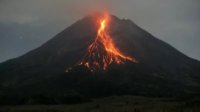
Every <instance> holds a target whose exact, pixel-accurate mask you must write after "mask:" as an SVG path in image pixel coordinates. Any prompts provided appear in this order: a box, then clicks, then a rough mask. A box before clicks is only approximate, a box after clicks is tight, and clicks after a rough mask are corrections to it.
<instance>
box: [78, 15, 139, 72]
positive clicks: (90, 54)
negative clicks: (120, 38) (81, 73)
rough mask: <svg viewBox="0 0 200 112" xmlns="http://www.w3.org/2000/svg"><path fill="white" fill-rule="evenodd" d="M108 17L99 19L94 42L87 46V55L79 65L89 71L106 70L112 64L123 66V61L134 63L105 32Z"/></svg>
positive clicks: (133, 59)
mask: <svg viewBox="0 0 200 112" xmlns="http://www.w3.org/2000/svg"><path fill="white" fill-rule="evenodd" d="M108 21H109V16H108V15H106V16H104V18H102V19H100V24H99V25H100V26H99V28H98V32H97V36H96V38H95V40H94V41H93V42H92V43H91V44H90V45H89V47H88V49H87V53H86V54H85V56H84V57H83V59H82V61H81V62H80V63H79V65H84V66H86V67H87V68H88V69H89V70H90V71H92V72H93V71H96V70H107V69H108V67H109V65H111V64H112V63H117V64H124V63H125V61H131V62H136V60H135V58H133V57H130V56H125V55H124V54H123V53H121V52H120V50H119V49H118V48H117V47H116V46H115V44H114V42H113V40H112V38H111V36H110V35H109V34H108V33H107V32H106V28H107V26H108Z"/></svg>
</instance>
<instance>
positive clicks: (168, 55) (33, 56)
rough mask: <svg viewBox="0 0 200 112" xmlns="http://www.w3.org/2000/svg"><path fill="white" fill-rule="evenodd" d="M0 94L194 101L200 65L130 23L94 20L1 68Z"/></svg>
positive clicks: (78, 24)
mask: <svg viewBox="0 0 200 112" xmlns="http://www.w3.org/2000/svg"><path fill="white" fill-rule="evenodd" d="M67 68H70V69H68V70H67V72H65V71H66V69H67ZM92 71H95V72H92ZM0 88H1V89H0V95H1V96H13V95H20V96H31V95H34V94H43V95H50V96H62V95H68V94H70V93H71V94H79V95H81V96H86V97H99V96H109V95H124V94H129V95H146V96H147V95H148V96H182V95H194V94H199V93H200V89H199V88H200V62H199V61H197V60H194V59H192V58H190V57H188V56H186V55H184V54H183V53H181V52H179V51H178V50H176V49H175V48H173V47H172V46H170V45H169V44H167V43H165V42H163V41H161V40H159V39H157V38H155V37H154V36H152V35H151V34H149V33H148V32H146V31H144V30H143V29H141V28H140V27H138V26H137V25H136V24H135V23H133V22H132V21H131V20H125V19H119V18H117V17H116V16H113V15H110V16H109V19H107V16H102V15H99V14H95V15H90V16H87V17H85V18H83V19H81V20H79V21H77V22H76V23H74V24H72V25H71V26H70V27H68V28H66V29H65V30H63V31H62V32H61V33H59V34H58V35H56V36H55V37H53V38H52V39H51V40H49V41H47V42H46V43H45V44H43V45H42V46H40V47H38V48H37V49H34V50H32V51H30V52H28V53H26V54H25V55H22V56H20V57H18V58H15V59H11V60H8V61H6V62H3V63H1V64H0Z"/></svg>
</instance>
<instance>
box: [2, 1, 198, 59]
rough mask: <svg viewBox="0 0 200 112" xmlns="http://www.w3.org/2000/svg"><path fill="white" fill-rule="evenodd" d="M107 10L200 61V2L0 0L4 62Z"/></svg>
mask: <svg viewBox="0 0 200 112" xmlns="http://www.w3.org/2000/svg"><path fill="white" fill-rule="evenodd" d="M105 9H106V10H109V12H110V13H111V14H113V15H116V16H118V17H119V18H129V19H131V20H132V21H133V22H135V23H136V24H137V25H139V26H140V27H142V28H143V29H145V30H147V31H148V32H150V33H151V34H153V35H154V36H156V37H157V38H159V39H161V40H164V41H166V42H168V43H169V44H171V45H172V46H174V47H175V48H177V49H178V50H180V51H181V52H183V53H184V54H186V55H188V56H190V57H192V58H195V59H198V60H200V36H199V35H200V13H199V11H200V0H0V62H3V61H5V60H7V59H10V58H14V57H17V56H20V55H22V54H24V53H26V52H28V51H30V50H32V49H34V48H36V47H39V46H40V45H41V44H43V43H44V42H46V41H47V40H49V39H50V38H52V37H53V36H54V35H56V34H57V33H59V32H60V31H62V30H63V29H64V28H66V27H68V26H69V25H71V24H72V23H74V22H76V21H77V20H79V19H81V18H83V17H84V16H86V15H87V14H89V13H93V12H95V11H101V10H105Z"/></svg>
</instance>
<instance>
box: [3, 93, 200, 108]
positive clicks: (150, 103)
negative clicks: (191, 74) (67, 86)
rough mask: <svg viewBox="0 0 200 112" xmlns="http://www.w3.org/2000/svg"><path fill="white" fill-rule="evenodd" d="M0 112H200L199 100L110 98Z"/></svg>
mask: <svg viewBox="0 0 200 112" xmlns="http://www.w3.org/2000/svg"><path fill="white" fill-rule="evenodd" d="M64 100H67V99H63V101H64ZM68 100H70V99H68ZM77 100H78V99H77ZM0 112H200V98H149V97H139V96H111V97H105V98H97V99H92V100H90V101H86V102H79V103H78V102H76V103H75V102H74V103H73V102H72V103H71V104H69V103H68V104H57V105H47V104H46V105H45V104H37V105H36V104H35V105H34V104H29V105H28V104H26V105H12V106H7V105H1V106H0Z"/></svg>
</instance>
